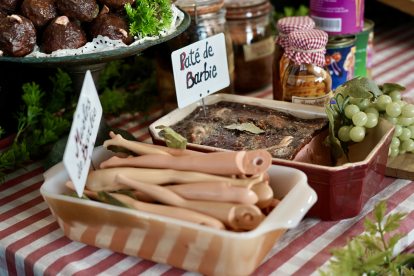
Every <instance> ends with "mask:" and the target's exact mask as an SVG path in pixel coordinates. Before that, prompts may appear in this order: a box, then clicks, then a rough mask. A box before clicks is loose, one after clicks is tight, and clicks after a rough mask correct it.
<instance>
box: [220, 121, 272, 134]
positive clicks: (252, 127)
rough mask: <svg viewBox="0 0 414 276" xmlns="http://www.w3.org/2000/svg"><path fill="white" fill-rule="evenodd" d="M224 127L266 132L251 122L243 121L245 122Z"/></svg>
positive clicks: (254, 132) (257, 132) (256, 132)
mask: <svg viewBox="0 0 414 276" xmlns="http://www.w3.org/2000/svg"><path fill="white" fill-rule="evenodd" d="M224 128H227V129H237V130H240V131H248V132H251V133H253V134H260V133H263V132H265V131H264V130H263V129H261V128H259V127H257V126H255V125H254V124H250V123H243V124H232V125H229V126H225V127H224Z"/></svg>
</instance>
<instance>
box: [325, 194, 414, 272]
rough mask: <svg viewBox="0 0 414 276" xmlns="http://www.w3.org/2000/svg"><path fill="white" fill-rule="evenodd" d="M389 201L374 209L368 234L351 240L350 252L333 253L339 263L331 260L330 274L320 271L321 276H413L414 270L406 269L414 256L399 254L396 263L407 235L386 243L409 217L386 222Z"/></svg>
mask: <svg viewBox="0 0 414 276" xmlns="http://www.w3.org/2000/svg"><path fill="white" fill-rule="evenodd" d="M385 201H386V200H383V201H381V202H380V203H378V204H377V205H375V207H374V211H373V212H372V216H373V218H374V220H375V222H374V221H373V220H371V219H370V218H369V217H368V216H367V217H366V218H365V221H364V227H365V231H364V232H365V233H363V234H361V235H357V236H355V237H354V239H353V240H352V241H350V240H349V238H348V239H347V246H346V248H339V249H332V250H331V253H333V256H334V257H335V258H336V260H330V261H329V265H328V271H327V272H324V271H322V270H321V269H318V271H319V273H320V275H321V276H333V275H344V276H347V275H349V276H354V275H355V276H359V275H367V276H378V275H392V276H401V275H405V276H413V275H414V270H413V269H412V268H411V269H408V268H406V267H405V265H407V264H408V263H410V262H412V261H413V260H414V254H404V253H402V254H399V255H397V256H396V257H395V258H394V259H392V253H393V250H394V247H395V245H396V244H397V242H398V241H399V240H401V239H402V238H403V237H405V236H406V235H407V234H404V233H394V234H393V235H392V236H390V237H389V239H388V241H386V240H385V234H391V233H392V232H394V231H395V230H397V229H398V228H399V227H400V223H401V221H402V220H403V218H404V217H405V216H406V215H407V213H399V212H395V213H392V214H389V215H388V217H387V219H386V220H385V221H384V217H385V213H386V210H387V205H386V203H385Z"/></svg>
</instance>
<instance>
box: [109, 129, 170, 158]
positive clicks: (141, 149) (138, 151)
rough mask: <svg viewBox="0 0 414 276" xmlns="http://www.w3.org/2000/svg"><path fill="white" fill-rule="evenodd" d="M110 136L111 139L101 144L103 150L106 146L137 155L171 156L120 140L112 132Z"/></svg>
mask: <svg viewBox="0 0 414 276" xmlns="http://www.w3.org/2000/svg"><path fill="white" fill-rule="evenodd" d="M110 135H111V137H112V139H110V140H106V141H105V142H104V143H103V146H104V147H105V148H107V147H108V146H117V147H123V148H126V149H129V150H130V151H133V152H135V153H136V154H139V155H147V154H162V155H168V156H171V155H170V154H169V153H168V152H165V151H162V150H159V149H156V148H150V147H146V146H145V145H143V144H141V143H135V142H131V141H128V140H125V139H124V138H122V136H121V135H120V134H118V135H115V134H114V133H113V132H112V131H111V132H110Z"/></svg>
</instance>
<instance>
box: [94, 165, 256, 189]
mask: <svg viewBox="0 0 414 276" xmlns="http://www.w3.org/2000/svg"><path fill="white" fill-rule="evenodd" d="M118 173H120V174H123V175H124V176H125V177H128V178H129V179H132V180H137V181H141V182H144V183H148V184H155V185H162V184H172V183H179V184H184V183H198V182H229V183H230V184H231V186H233V187H243V188H247V189H250V188H251V187H252V186H253V185H255V184H257V183H260V182H262V181H263V174H261V175H260V176H259V177H256V178H248V179H232V178H229V177H223V176H217V175H211V174H205V173H199V172H183V171H176V170H169V169H166V170H161V169H139V168H111V169H105V170H97V171H94V172H92V173H90V174H89V175H88V178H87V179H86V188H87V189H88V190H91V191H100V190H104V191H117V190H129V189H130V188H129V187H128V186H126V185H123V184H119V183H116V181H115V176H116V175H117V174H118Z"/></svg>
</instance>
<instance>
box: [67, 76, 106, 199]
mask: <svg viewBox="0 0 414 276" xmlns="http://www.w3.org/2000/svg"><path fill="white" fill-rule="evenodd" d="M101 117H102V105H101V102H100V100H99V97H98V93H97V92H96V87H95V84H94V82H93V79H92V75H91V72H90V71H87V72H86V75H85V80H84V82H83V87H82V91H81V94H80V96H79V100H78V105H77V107H76V111H75V114H74V116H73V122H72V127H71V129H70V133H69V138H68V142H67V144H66V149H65V153H64V155H63V164H64V165H65V167H66V170H67V172H68V174H69V176H70V179H71V180H72V182H73V184H74V185H75V188H76V192H77V194H78V196H79V197H80V196H82V193H83V189H84V188H85V183H86V178H87V176H88V172H89V166H90V164H91V157H92V152H93V148H94V145H95V140H96V136H97V134H98V129H99V123H100V122H101Z"/></svg>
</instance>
